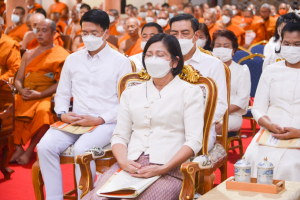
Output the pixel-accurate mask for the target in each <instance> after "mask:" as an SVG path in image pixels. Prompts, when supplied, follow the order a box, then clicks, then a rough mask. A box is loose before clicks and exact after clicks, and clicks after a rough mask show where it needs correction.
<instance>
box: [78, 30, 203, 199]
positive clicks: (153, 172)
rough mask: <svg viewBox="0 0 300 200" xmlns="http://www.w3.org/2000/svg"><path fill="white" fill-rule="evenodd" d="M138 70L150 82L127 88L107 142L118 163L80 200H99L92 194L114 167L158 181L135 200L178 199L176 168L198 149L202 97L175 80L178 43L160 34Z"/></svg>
mask: <svg viewBox="0 0 300 200" xmlns="http://www.w3.org/2000/svg"><path fill="white" fill-rule="evenodd" d="M143 64H144V67H145V69H146V70H147V72H148V73H149V75H150V76H151V77H152V78H151V79H150V80H149V81H146V82H144V83H142V84H140V85H138V86H134V87H130V88H127V89H126V90H125V91H124V92H123V94H122V97H121V102H120V106H119V112H118V119H117V120H118V122H117V126H116V128H115V131H114V133H113V135H112V139H111V145H112V151H113V154H114V156H115V158H116V159H117V161H118V162H117V163H116V164H114V165H113V166H112V167H111V168H110V170H109V171H107V172H106V173H104V174H103V175H102V177H101V179H100V181H99V182H98V184H97V185H96V187H95V189H94V190H92V191H91V192H90V193H88V194H87V195H86V196H85V197H84V198H83V199H85V200H87V199H93V200H95V199H102V198H101V197H99V196H98V195H97V194H96V192H97V191H98V190H99V189H100V188H101V187H102V186H103V184H105V183H106V182H107V180H108V179H109V178H110V177H111V176H112V175H113V174H114V173H115V172H116V171H117V170H118V169H119V168H120V167H121V168H122V169H123V170H125V171H127V172H129V173H130V175H131V176H134V177H141V178H149V177H153V176H157V175H161V177H160V178H159V179H158V180H157V181H156V182H155V183H153V184H152V185H151V186H149V187H148V188H147V189H146V190H145V191H144V192H143V193H141V194H140V195H139V196H138V198H137V199H178V197H179V194H180V190H181V187H182V173H181V172H180V166H181V164H182V163H184V162H186V161H187V160H188V159H189V158H190V157H191V156H193V155H196V154H197V153H198V151H199V150H200V149H201V147H202V136H203V131H202V130H203V117H204V116H203V115H204V106H203V93H202V91H201V90H200V88H199V87H197V86H194V85H191V84H189V83H187V82H185V81H183V80H181V79H180V78H179V77H178V74H179V73H180V72H181V70H182V68H183V56H182V53H181V50H180V45H179V43H178V40H177V39H176V38H175V37H174V36H172V35H167V34H164V33H160V34H157V35H154V36H153V37H151V38H150V39H149V41H148V42H147V44H146V46H145V48H144V51H143ZM174 91H176V92H174ZM195 111H197V112H195ZM105 199H106V198H105Z"/></svg>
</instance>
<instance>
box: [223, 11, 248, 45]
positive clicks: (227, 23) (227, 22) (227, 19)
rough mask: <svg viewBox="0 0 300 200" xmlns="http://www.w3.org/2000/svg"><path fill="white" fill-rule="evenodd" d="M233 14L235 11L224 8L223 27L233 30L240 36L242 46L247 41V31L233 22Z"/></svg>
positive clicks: (239, 41) (239, 40)
mask: <svg viewBox="0 0 300 200" xmlns="http://www.w3.org/2000/svg"><path fill="white" fill-rule="evenodd" d="M232 16H233V13H232V10H231V9H230V8H227V7H226V8H224V9H223V16H222V23H223V29H226V30H229V31H232V32H233V33H234V34H235V35H236V37H237V38H238V43H239V45H240V46H242V45H244V43H245V31H244V29H243V28H241V27H240V26H239V25H236V24H234V23H232V21H231V19H232Z"/></svg>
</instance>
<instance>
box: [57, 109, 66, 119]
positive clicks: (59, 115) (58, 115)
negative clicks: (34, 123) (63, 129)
mask: <svg viewBox="0 0 300 200" xmlns="http://www.w3.org/2000/svg"><path fill="white" fill-rule="evenodd" d="M62 114H66V112H65V111H63V112H60V113H58V114H57V118H58V119H59V121H62V120H61V115H62Z"/></svg>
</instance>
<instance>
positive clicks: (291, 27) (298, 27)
mask: <svg viewBox="0 0 300 200" xmlns="http://www.w3.org/2000/svg"><path fill="white" fill-rule="evenodd" d="M296 31H297V32H300V23H299V22H296V21H290V22H288V23H287V24H286V25H285V26H284V27H283V29H282V31H281V37H282V39H283V38H284V34H285V33H286V32H290V33H292V32H296Z"/></svg>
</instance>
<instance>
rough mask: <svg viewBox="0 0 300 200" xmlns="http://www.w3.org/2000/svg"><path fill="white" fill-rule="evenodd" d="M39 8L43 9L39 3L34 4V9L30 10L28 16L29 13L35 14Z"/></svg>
mask: <svg viewBox="0 0 300 200" xmlns="http://www.w3.org/2000/svg"><path fill="white" fill-rule="evenodd" d="M38 8H43V7H42V6H41V5H40V4H38V3H35V4H34V7H33V8H32V9H30V11H29V12H28V14H29V13H33V12H34V11H35V10H36V9H38Z"/></svg>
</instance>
